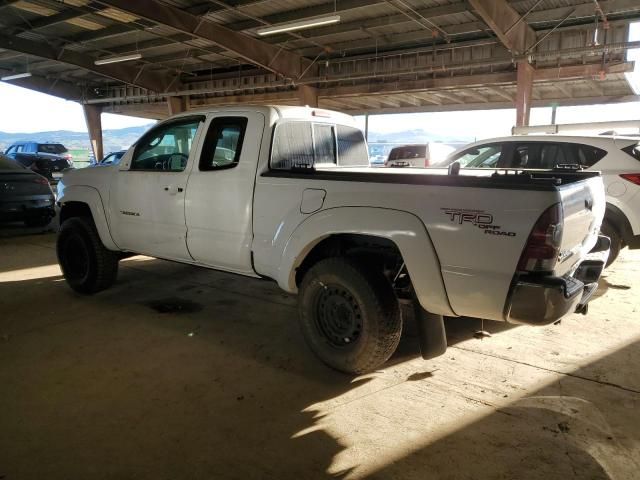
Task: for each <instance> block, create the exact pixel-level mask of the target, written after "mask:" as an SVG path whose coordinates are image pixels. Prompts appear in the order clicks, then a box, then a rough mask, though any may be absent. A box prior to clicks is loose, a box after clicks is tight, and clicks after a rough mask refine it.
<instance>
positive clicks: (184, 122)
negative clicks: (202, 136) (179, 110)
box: [131, 116, 204, 172]
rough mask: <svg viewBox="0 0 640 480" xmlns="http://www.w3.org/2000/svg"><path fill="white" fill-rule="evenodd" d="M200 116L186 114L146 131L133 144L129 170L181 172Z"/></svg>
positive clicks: (200, 120) (187, 157)
mask: <svg viewBox="0 0 640 480" xmlns="http://www.w3.org/2000/svg"><path fill="white" fill-rule="evenodd" d="M203 121H204V117H201V116H198V117H195V118H194V117H188V118H186V119H181V120H178V121H175V122H171V123H168V124H165V125H160V126H159V127H157V128H155V129H153V130H151V131H150V132H148V133H147V134H146V135H145V136H144V137H142V139H141V140H140V142H138V144H137V145H136V148H135V151H134V153H133V159H132V160H131V170H161V171H165V172H182V171H183V170H184V169H185V168H186V167H187V161H188V159H189V152H190V151H191V147H192V144H193V140H194V138H195V136H196V132H197V131H198V127H199V126H200V124H201V123H202V122H203Z"/></svg>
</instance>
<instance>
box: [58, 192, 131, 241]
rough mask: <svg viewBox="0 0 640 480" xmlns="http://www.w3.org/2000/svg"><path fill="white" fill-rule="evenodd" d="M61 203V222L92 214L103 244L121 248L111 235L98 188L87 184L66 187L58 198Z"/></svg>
mask: <svg viewBox="0 0 640 480" xmlns="http://www.w3.org/2000/svg"><path fill="white" fill-rule="evenodd" d="M58 204H59V205H60V224H61V225H62V223H63V222H64V221H65V220H67V219H69V218H72V217H79V216H90V217H91V218H92V219H93V222H94V223H95V225H96V230H97V231H98V235H99V236H100V240H101V241H102V243H103V245H104V246H105V247H106V248H108V249H109V250H119V248H118V246H117V245H116V243H115V242H114V241H113V238H112V237H111V232H110V231H109V223H108V221H107V216H106V213H105V209H104V205H103V203H102V198H101V197H100V193H99V192H98V190H96V189H95V188H92V187H87V186H77V185H72V186H68V187H66V188H65V189H64V195H63V196H62V197H61V198H60V199H59V200H58Z"/></svg>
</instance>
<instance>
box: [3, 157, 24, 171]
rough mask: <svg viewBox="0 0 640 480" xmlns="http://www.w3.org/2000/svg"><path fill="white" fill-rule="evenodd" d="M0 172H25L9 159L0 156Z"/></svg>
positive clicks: (20, 166)
mask: <svg viewBox="0 0 640 480" xmlns="http://www.w3.org/2000/svg"><path fill="white" fill-rule="evenodd" d="M0 170H25V168H24V167H23V166H22V165H20V164H19V163H17V162H14V161H13V160H12V159H11V158H9V157H7V156H5V155H2V154H0Z"/></svg>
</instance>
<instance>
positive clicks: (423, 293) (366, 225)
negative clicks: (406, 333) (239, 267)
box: [276, 207, 455, 316]
mask: <svg viewBox="0 0 640 480" xmlns="http://www.w3.org/2000/svg"><path fill="white" fill-rule="evenodd" d="M350 241H351V242H353V241H358V242H369V243H370V244H372V245H374V246H376V247H378V248H383V249H389V250H393V249H395V250H397V252H398V254H399V255H400V256H401V258H402V260H403V261H404V262H405V264H406V266H407V270H408V272H409V275H410V277H411V280H412V283H413V285H414V289H415V291H416V295H417V296H418V300H419V301H420V304H421V305H422V307H423V308H424V309H426V310H428V311H430V312H432V313H437V314H441V315H449V316H455V313H454V312H453V310H452V309H451V305H450V304H449V299H448V297H447V292H446V289H445V285H444V281H443V279H442V273H441V271H440V262H439V260H438V256H437V254H436V251H435V248H434V246H433V243H432V242H431V238H430V237H429V234H428V232H427V229H426V228H425V226H424V224H423V223H422V221H421V220H420V219H419V218H418V217H416V216H415V215H413V214H411V213H408V212H404V211H400V210H393V209H386V208H374V207H340V208H333V209H327V210H323V211H321V212H318V213H316V214H314V215H311V216H310V217H308V218H307V219H305V221H303V222H302V223H301V224H300V225H298V227H297V228H296V229H295V230H294V232H293V233H292V234H291V236H290V237H289V239H288V241H287V242H286V245H285V247H284V250H283V253H282V257H281V261H280V266H279V268H278V278H276V280H277V282H278V284H279V285H280V287H281V288H283V289H284V290H285V291H288V292H292V293H296V292H297V288H298V282H299V281H300V279H301V275H303V274H304V271H305V270H306V269H308V268H310V266H311V265H313V264H314V263H315V262H317V261H318V260H319V259H322V258H327V256H331V255H334V256H336V254H338V255H339V253H340V248H341V247H342V246H344V245H345V242H350Z"/></svg>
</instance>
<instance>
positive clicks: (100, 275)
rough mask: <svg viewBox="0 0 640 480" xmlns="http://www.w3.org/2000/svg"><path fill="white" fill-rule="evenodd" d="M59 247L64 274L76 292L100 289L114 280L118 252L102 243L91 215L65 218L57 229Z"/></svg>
mask: <svg viewBox="0 0 640 480" xmlns="http://www.w3.org/2000/svg"><path fill="white" fill-rule="evenodd" d="M56 251H57V254H58V263H59V264H60V268H61V269H62V274H63V275H64V278H65V280H66V281H67V283H68V284H69V286H70V287H71V288H73V289H74V290H75V291H76V292H78V293H83V294H91V293H97V292H99V291H101V290H104V289H106V288H109V287H110V286H111V285H113V283H114V282H115V280H116V277H117V275H118V260H119V256H118V252H112V251H111V250H108V249H107V248H106V247H105V246H104V245H103V244H102V242H101V241H100V237H99V236H98V232H97V230H96V227H95V224H94V223H93V220H92V219H91V218H89V217H73V218H70V219H68V220H65V222H64V223H63V224H62V226H61V227H60V232H59V233H58V242H57V244H56Z"/></svg>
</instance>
